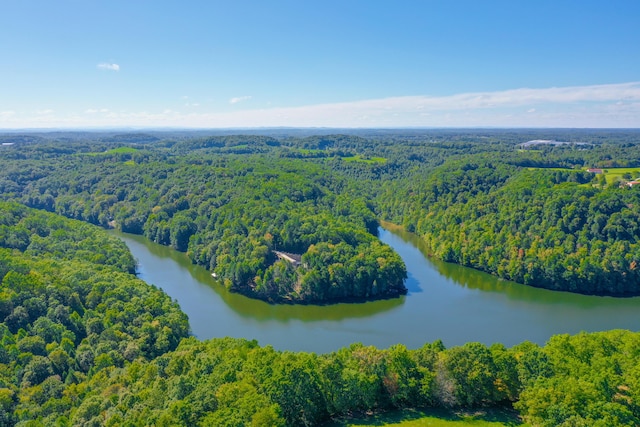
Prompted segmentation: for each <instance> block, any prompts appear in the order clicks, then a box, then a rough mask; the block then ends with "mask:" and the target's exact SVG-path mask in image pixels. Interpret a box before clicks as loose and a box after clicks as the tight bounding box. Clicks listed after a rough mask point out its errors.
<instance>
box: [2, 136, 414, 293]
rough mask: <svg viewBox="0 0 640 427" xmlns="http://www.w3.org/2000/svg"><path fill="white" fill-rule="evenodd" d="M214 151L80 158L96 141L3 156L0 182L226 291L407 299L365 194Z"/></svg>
mask: <svg viewBox="0 0 640 427" xmlns="http://www.w3.org/2000/svg"><path fill="white" fill-rule="evenodd" d="M225 140H227V143H229V144H233V145H231V148H232V149H238V147H239V145H237V142H238V140H240V141H241V142H244V143H245V144H244V146H245V148H243V149H242V150H245V149H246V146H251V151H256V150H257V151H260V150H261V149H262V148H264V147H267V148H268V147H270V146H269V145H268V144H267V142H269V141H267V142H263V141H261V140H260V141H257V142H254V141H243V140H242V139H241V138H240V139H239V138H237V137H236V138H225ZM229 141H230V142H229ZM221 144H223V143H221ZM250 144H257V146H256V147H254V146H253V145H250ZM218 145H219V144H218V142H217V140H214V141H210V140H195V141H183V142H180V143H176V144H174V145H171V148H170V151H166V150H162V149H161V150H138V149H133V148H122V147H120V148H116V149H111V150H107V151H101V152H87V151H86V150H87V149H88V148H94V149H97V148H100V149H101V147H102V145H100V144H95V145H93V146H91V145H89V146H85V145H78V146H76V147H75V152H73V154H71V155H70V153H69V152H68V151H67V149H62V150H60V151H58V150H57V149H56V148H55V147H52V146H33V147H24V149H23V150H20V149H18V150H15V152H8V153H7V154H12V155H14V157H12V158H11V157H10V156H7V158H6V159H5V162H6V163H5V166H6V169H5V171H4V179H3V180H2V183H1V184H0V187H3V188H2V190H3V192H2V194H3V196H4V197H5V198H7V199H12V200H19V201H21V202H23V203H25V204H27V205H28V206H31V207H35V208H39V209H46V210H49V211H55V212H57V213H59V214H62V215H64V216H67V217H70V218H76V219H80V220H83V221H87V222H90V223H93V224H98V225H101V226H104V227H108V226H113V227H117V228H118V229H120V230H122V231H126V232H131V233H136V234H144V235H145V236H146V237H148V238H149V239H151V240H153V241H155V242H158V243H161V244H164V245H171V246H172V247H174V248H176V249H178V250H180V251H186V252H187V253H188V255H189V256H190V258H191V259H192V260H193V262H194V263H197V264H200V265H203V266H205V267H207V268H209V269H210V270H211V271H212V272H214V273H215V274H216V276H217V277H219V278H221V279H222V280H223V281H224V284H225V286H227V287H228V288H229V289H230V290H232V291H236V292H240V293H243V294H247V295H249V296H253V297H257V298H261V299H265V300H268V301H273V302H307V303H309V302H311V303H314V302H315V303H317V302H336V301H345V300H366V299H375V298H383V297H394V296H398V295H400V294H403V293H405V292H406V289H405V287H404V284H403V281H404V279H405V277H406V270H405V267H404V264H403V262H402V260H401V259H400V258H399V257H398V255H397V254H395V253H394V252H393V251H392V250H391V248H389V247H388V246H387V245H384V244H382V243H381V242H380V241H379V240H378V239H377V238H376V233H377V226H378V222H377V219H376V217H375V215H374V213H373V212H372V210H371V206H370V205H369V204H368V203H367V202H366V201H365V199H364V198H362V197H359V196H357V195H355V194H346V193H345V194H342V193H341V192H340V191H339V189H340V188H341V187H343V186H345V185H346V184H345V182H344V180H343V179H338V178H335V179H334V178H332V177H331V176H327V175H326V172H327V170H326V168H322V167H321V166H319V165H315V164H313V163H308V162H305V161H303V160H294V159H280V158H278V157H277V156H275V155H270V156H266V157H265V156H261V155H257V154H255V153H253V154H245V155H242V156H240V155H238V154H228V153H226V152H225V154H222V153H217V152H216V153H210V152H208V151H207V149H208V148H211V147H214V148H217V149H220V147H218ZM225 148H228V147H227V146H225V145H224V144H223V147H222V149H225ZM185 150H186V151H187V154H174V153H182V152H184V151H185ZM189 150H196V151H195V152H194V153H191V154H189V153H190V151H189ZM276 251H281V252H288V253H293V254H297V255H299V256H300V257H301V262H300V265H299V266H295V265H293V264H292V263H290V262H288V261H286V260H280V259H278V257H277V254H276Z"/></svg>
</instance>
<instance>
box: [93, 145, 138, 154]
mask: <svg viewBox="0 0 640 427" xmlns="http://www.w3.org/2000/svg"><path fill="white" fill-rule="evenodd" d="M138 151H139V150H138V149H137V148H132V147H118V148H113V149H111V150H107V151H103V152H101V153H86V154H85V155H87V156H105V155H109V154H133V153H137V152H138Z"/></svg>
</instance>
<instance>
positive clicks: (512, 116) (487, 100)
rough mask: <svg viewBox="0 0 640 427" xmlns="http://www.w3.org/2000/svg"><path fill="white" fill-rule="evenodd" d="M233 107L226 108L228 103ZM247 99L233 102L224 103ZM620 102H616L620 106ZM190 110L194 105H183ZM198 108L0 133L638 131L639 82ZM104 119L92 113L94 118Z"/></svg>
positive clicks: (43, 122)
mask: <svg viewBox="0 0 640 427" xmlns="http://www.w3.org/2000/svg"><path fill="white" fill-rule="evenodd" d="M234 99H235V100H236V101H235V102H232V101H233V100H234ZM242 99H245V100H246V99H250V97H240V98H233V99H232V100H230V101H229V102H230V103H237V102H240V101H241V100H242ZM621 101H622V102H621ZM189 104H190V106H192V105H193V104H191V103H189ZM203 110H204V108H203V107H200V108H198V109H191V110H188V109H185V110H184V111H183V112H180V111H176V110H164V111H163V110H156V111H157V112H153V111H142V112H131V111H118V112H111V111H109V110H107V109H90V110H86V111H85V112H86V113H88V114H90V115H84V116H82V117H83V118H79V117H78V116H73V115H67V116H64V115H61V114H59V113H57V115H44V116H37V115H33V116H32V117H27V116H24V115H19V116H13V113H12V112H0V127H4V128H9V127H38V126H41V127H83V126H85V127H93V126H98V127H100V126H103V127H109V126H139V127H166V126H172V127H199V128H246V127H278V126H291V127H345V128H354V127H362V128H365V127H590V128H594V127H596V128H597V127H611V128H617V127H618V128H640V82H632V83H622V84H611V85H595V86H575V87H563V88H545V89H530V88H521V89H512V90H505V91H495V92H474V93H460V94H454V95H449V96H438V97H434V96H407V97H395V98H385V99H370V100H363V101H353V102H342V103H333V104H318V105H308V106H302V107H265V108H260V109H245V110H239V111H238V110H235V109H234V108H231V107H228V109H227V111H226V112H206V111H203ZM98 112H101V113H108V114H94V113H98Z"/></svg>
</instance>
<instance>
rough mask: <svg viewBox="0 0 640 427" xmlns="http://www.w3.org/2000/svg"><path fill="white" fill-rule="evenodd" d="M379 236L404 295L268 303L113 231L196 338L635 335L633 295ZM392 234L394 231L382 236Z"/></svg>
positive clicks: (304, 344)
mask: <svg viewBox="0 0 640 427" xmlns="http://www.w3.org/2000/svg"><path fill="white" fill-rule="evenodd" d="M383 225H384V227H386V228H387V229H385V228H381V229H380V230H379V231H380V233H379V237H380V239H381V240H382V241H383V242H385V243H387V244H389V245H390V246H391V247H393V248H394V249H395V250H396V252H398V254H399V255H400V256H401V257H402V259H403V260H404V262H405V264H406V265H407V273H408V280H407V282H406V285H407V288H408V289H409V293H408V294H407V295H406V296H403V297H401V298H396V299H390V300H381V301H373V302H367V303H359V304H335V305H328V306H314V305H271V304H267V303H265V302H263V301H258V300H253V299H250V298H247V297H245V296H242V295H238V294H233V293H230V292H228V291H227V290H226V289H225V288H224V286H222V285H221V284H220V283H218V282H217V281H215V280H214V279H213V278H212V277H211V275H210V274H209V272H208V271H207V270H205V269H203V268H201V267H198V266H195V265H193V264H191V262H190V261H189V259H188V258H187V256H186V255H185V254H183V253H179V252H177V251H174V250H172V249H170V248H168V247H165V246H161V245H157V244H154V243H151V242H150V241H148V240H147V239H145V238H144V237H141V236H133V235H129V234H123V233H116V234H117V235H118V236H119V237H120V238H122V239H123V240H124V241H125V243H126V244H127V245H128V247H129V249H130V250H131V252H132V253H133V255H134V256H135V257H136V258H137V259H138V261H139V275H140V277H141V278H142V279H143V280H145V281H147V282H148V283H151V284H154V285H156V286H158V287H160V288H162V289H163V290H164V291H165V292H166V293H167V294H168V295H170V296H171V297H172V298H174V299H175V300H177V301H178V303H179V304H180V307H181V308H182V310H183V311H184V312H185V313H186V314H187V315H188V316H189V322H190V325H191V328H192V332H193V333H194V335H196V336H197V337H199V338H202V339H206V338H211V337H221V336H232V337H243V338H248V339H257V340H258V341H259V342H260V343H261V344H263V345H267V344H268V345H272V346H273V347H275V348H277V349H280V350H295V351H315V352H321V353H322V352H328V351H334V350H336V349H338V348H340V347H343V346H347V345H349V344H351V343H353V342H362V343H364V344H365V345H375V346H378V347H380V348H384V347H389V346H391V345H393V344H396V343H403V344H405V345H406V346H407V347H409V348H417V347H420V346H422V345H423V344H424V343H425V342H432V341H435V340H436V339H441V340H442V341H443V342H444V343H445V345H448V346H451V345H460V344H463V343H465V342H468V341H479V342H483V343H485V344H487V345H489V344H492V343H494V342H502V343H504V344H505V345H507V346H510V345H514V344H517V343H519V342H522V341H524V340H529V341H533V342H537V343H539V344H543V343H544V342H545V341H546V340H548V339H549V337H550V336H551V335H553V334H558V333H577V332H579V331H582V330H585V331H597V330H605V329H614V328H624V329H631V330H638V329H640V316H638V315H637V313H638V312H639V309H640V298H625V299H616V298H611V297H594V296H585V295H577V294H570V293H566V292H555V291H549V290H545V289H538V288H533V287H529V286H524V285H519V284H517V283H513V282H509V281H504V280H499V279H497V278H495V277H493V276H491V275H488V274H485V273H482V272H479V271H477V270H473V269H470V268H466V267H461V266H459V265H455V264H448V263H444V262H441V261H438V260H434V259H432V258H429V257H428V250H427V247H426V245H425V243H424V242H423V241H422V240H421V239H420V238H418V237H417V236H415V235H413V234H411V233H406V232H403V231H401V230H397V229H395V228H393V227H392V225H390V224H383ZM389 230H393V231H389Z"/></svg>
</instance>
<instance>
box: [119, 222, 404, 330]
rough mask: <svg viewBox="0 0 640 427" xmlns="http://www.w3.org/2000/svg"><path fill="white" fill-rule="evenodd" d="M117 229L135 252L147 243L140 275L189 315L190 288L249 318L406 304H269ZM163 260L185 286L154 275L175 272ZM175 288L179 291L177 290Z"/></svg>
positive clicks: (355, 314) (333, 317)
mask: <svg viewBox="0 0 640 427" xmlns="http://www.w3.org/2000/svg"><path fill="white" fill-rule="evenodd" d="M113 233H114V234H115V235H117V236H118V237H119V238H121V239H122V240H124V241H125V243H127V245H128V246H129V248H130V249H131V250H132V252H136V253H137V256H138V257H139V256H143V252H142V251H136V250H135V245H139V246H144V248H145V249H146V251H147V252H148V253H149V254H151V255H152V257H149V258H147V259H144V262H142V260H139V261H141V264H143V265H144V270H143V271H139V276H140V278H142V279H144V280H145V281H147V282H149V283H159V282H160V281H162V282H163V283H164V284H163V285H162V286H160V287H161V288H162V289H164V290H165V292H167V293H168V294H169V295H170V296H172V297H173V298H174V299H177V300H178V302H179V303H180V305H181V307H182V309H183V310H184V311H185V312H186V313H187V314H188V315H189V311H190V307H189V306H188V304H189V302H188V295H185V294H186V293H187V292H189V293H197V294H200V295H201V297H202V298H208V299H210V300H212V301H213V300H214V298H215V297H214V295H213V294H215V295H217V298H215V301H216V302H217V301H222V302H223V303H224V304H223V305H224V306H226V307H228V308H229V309H231V310H233V311H234V312H235V313H236V314H237V315H239V316H242V317H244V318H247V319H255V320H276V321H279V322H290V321H292V320H298V321H302V322H314V321H320V320H329V321H340V320H344V319H354V318H365V317H371V316H374V315H376V314H379V313H383V312H387V311H390V310H393V309H395V308H398V307H400V306H402V304H403V303H404V301H405V299H406V296H401V297H399V298H392V299H382V300H375V301H368V302H363V303H352V302H350V303H338V304H331V305H300V304H269V303H267V302H264V301H260V300H256V299H253V298H248V297H246V296H244V295H240V294H237V293H232V292H229V291H228V290H227V289H226V288H225V287H224V286H223V285H222V284H221V283H220V281H218V280H216V279H214V278H213V277H211V273H210V272H209V271H208V270H206V269H205V268H203V267H201V266H198V265H194V264H192V263H191V260H189V258H188V257H187V255H186V254H185V253H182V252H178V251H176V250H174V249H171V248H169V247H167V246H163V245H160V244H157V243H153V242H151V241H150V240H149V239H147V238H145V237H143V236H139V235H134V234H128V233H120V232H116V231H113ZM162 260H167V261H168V260H171V261H173V265H176V266H179V268H180V269H181V270H182V271H183V272H185V273H187V274H180V275H179V277H176V280H179V281H180V282H182V283H180V285H181V289H173V290H172V289H171V288H170V286H172V284H169V283H168V281H167V280H162V279H160V280H158V279H155V278H154V276H155V275H157V274H158V272H157V271H154V269H155V270H159V269H162V270H164V272H165V273H166V274H172V273H170V272H168V271H167V270H168V269H169V268H170V267H171V265H172V263H168V262H165V263H163V262H162ZM175 273H178V272H175ZM163 279H165V278H164V277H163ZM172 291H175V293H174V292H172ZM172 294H173V295H172ZM219 307H220V306H216V307H211V309H216V308H217V309H219ZM189 317H190V318H191V317H192V316H191V315H190V316H189Z"/></svg>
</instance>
